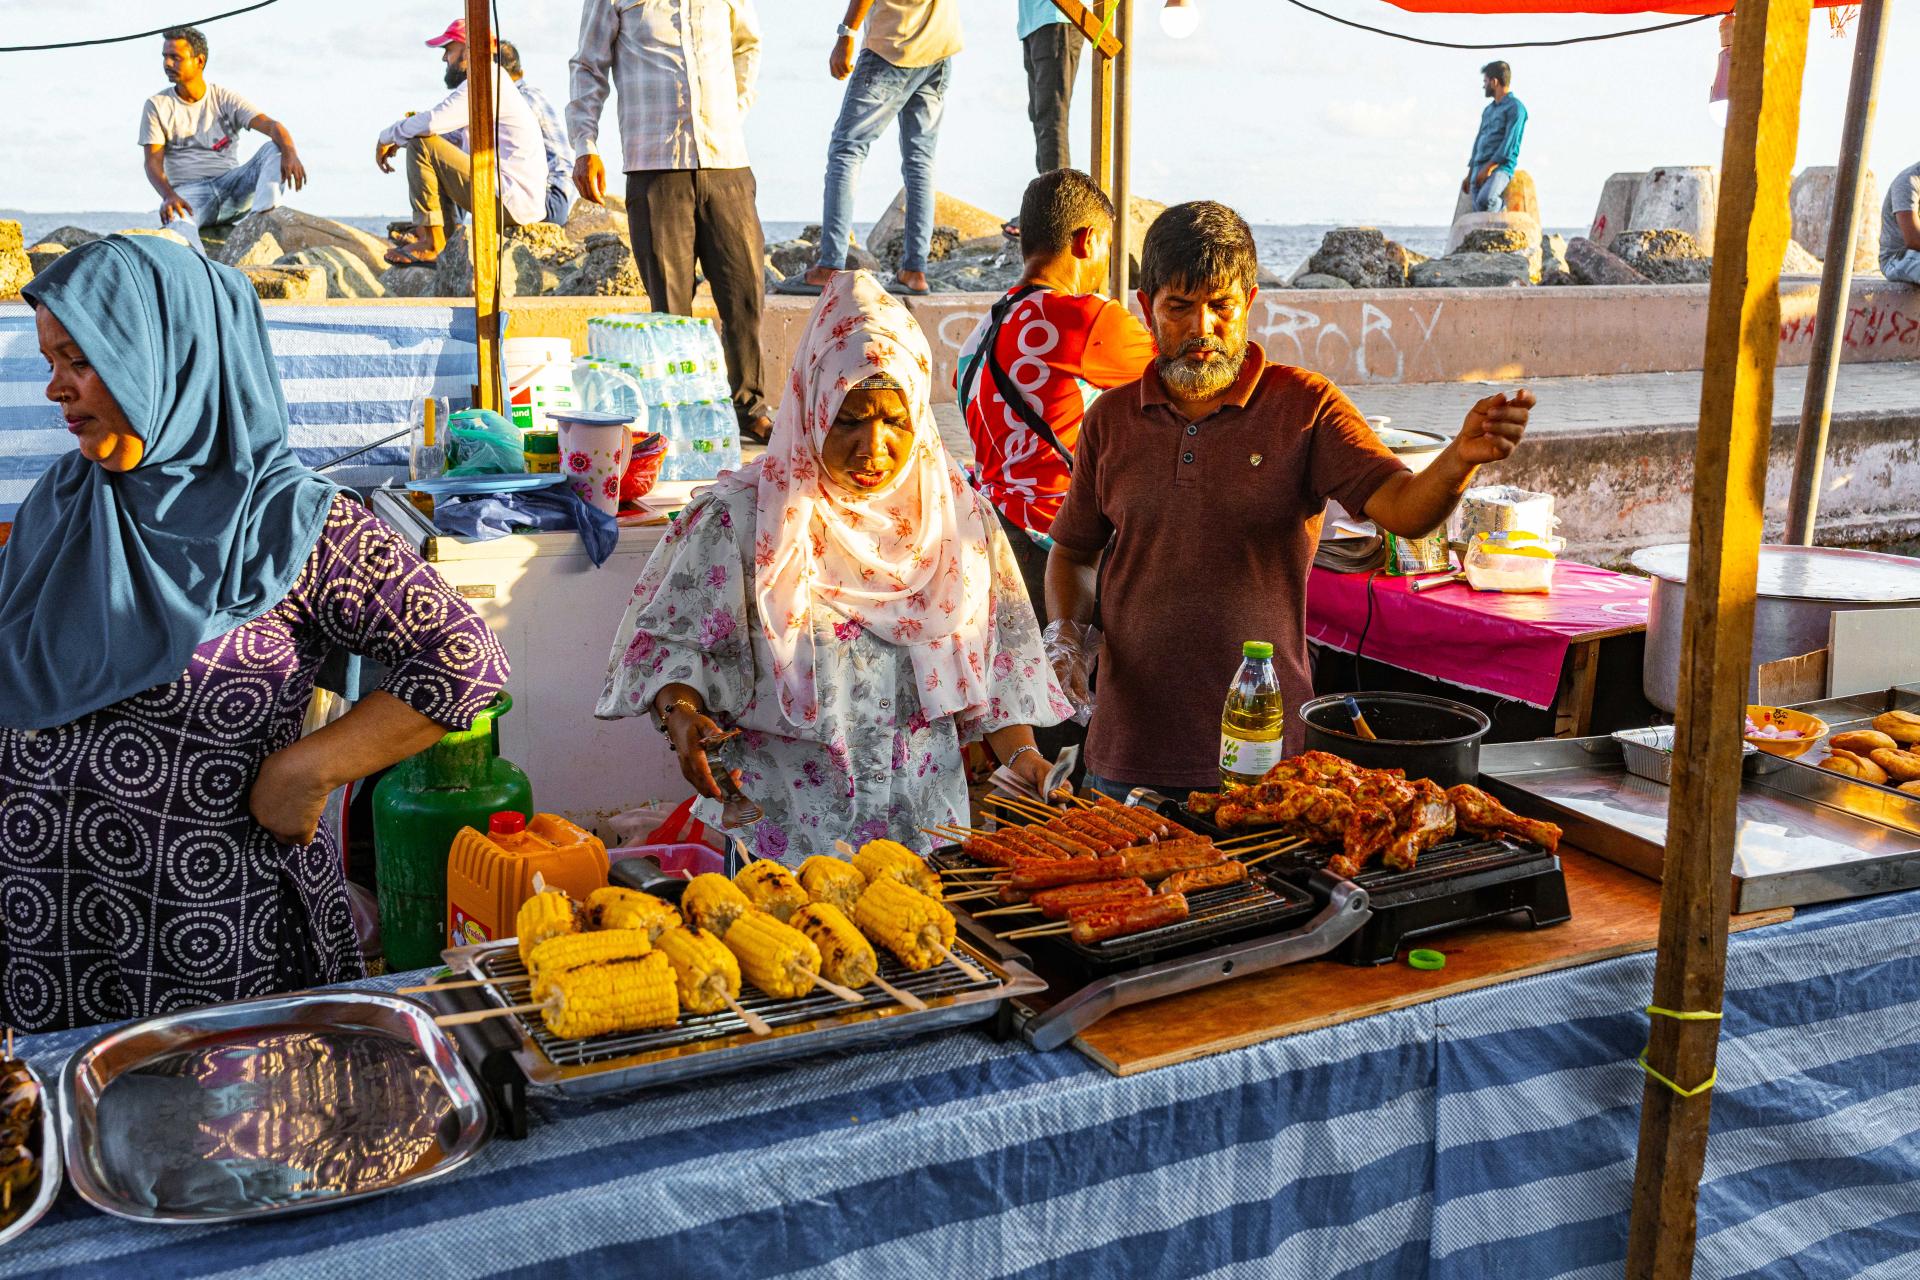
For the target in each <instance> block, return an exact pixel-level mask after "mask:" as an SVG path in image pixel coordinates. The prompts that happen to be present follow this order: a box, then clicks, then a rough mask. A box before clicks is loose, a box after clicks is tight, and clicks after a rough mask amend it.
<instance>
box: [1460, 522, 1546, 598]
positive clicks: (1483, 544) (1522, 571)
mask: <svg viewBox="0 0 1920 1280" xmlns="http://www.w3.org/2000/svg"><path fill="white" fill-rule="evenodd" d="M1565 545H1566V544H1565V543H1564V542H1562V541H1561V540H1560V539H1558V538H1553V539H1550V540H1548V541H1545V542H1542V541H1541V540H1540V539H1538V538H1536V537H1534V536H1533V535H1532V534H1530V533H1522V532H1520V531H1519V530H1512V531H1503V532H1500V533H1482V534H1479V535H1476V536H1475V538H1474V540H1473V541H1472V543H1470V544H1469V545H1468V547H1467V554H1466V556H1465V558H1464V559H1463V560H1462V561H1461V566H1460V567H1461V568H1462V569H1463V570H1464V571H1465V572H1466V575H1467V584H1468V585H1469V586H1471V587H1472V588H1473V589H1474V590H1475V591H1509V592H1519V593H1527V592H1532V593H1535V594H1539V595H1546V594H1549V593H1551V592H1552V590H1553V564H1554V556H1555V554H1556V553H1557V552H1559V550H1560V549H1561V548H1562V547H1564V546H1565Z"/></svg>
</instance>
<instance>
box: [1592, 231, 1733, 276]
mask: <svg viewBox="0 0 1920 1280" xmlns="http://www.w3.org/2000/svg"><path fill="white" fill-rule="evenodd" d="M1613 251H1614V253H1616V254H1618V255H1619V256H1620V258H1622V259H1623V260H1624V261H1625V262H1626V263H1627V265H1628V266H1630V267H1632V268H1633V269H1634V270H1635V271H1638V272H1639V273H1640V274H1641V275H1643V276H1645V277H1647V279H1649V280H1651V281H1653V282H1654V283H1655V284H1705V283H1707V281H1708V280H1710V279H1711V278H1712V277H1713V259H1711V258H1709V257H1707V256H1706V254H1704V253H1702V252H1701V251H1700V246H1699V244H1697V243H1696V242H1695V241H1694V238H1693V237H1692V236H1690V235H1688V234H1687V233H1686V232H1684V231H1676V230H1673V229H1671V228H1668V229H1664V230H1660V231H1623V232H1621V233H1620V234H1619V235H1617V236H1615V237H1614V238H1613Z"/></svg>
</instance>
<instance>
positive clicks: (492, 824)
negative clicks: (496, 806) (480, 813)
mask: <svg viewBox="0 0 1920 1280" xmlns="http://www.w3.org/2000/svg"><path fill="white" fill-rule="evenodd" d="M526 829H527V815H526V814H524V813H521V812H519V811H518V810H515V809H502V810H501V811H500V812H499V813H496V814H494V815H493V816H492V817H491V818H488V819H487V834H488V835H495V836H516V835H519V834H520V833H521V832H522V831H525V830H526Z"/></svg>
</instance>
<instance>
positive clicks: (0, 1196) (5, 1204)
mask: <svg viewBox="0 0 1920 1280" xmlns="http://www.w3.org/2000/svg"><path fill="white" fill-rule="evenodd" d="M7 1060H8V1061H9V1062H11V1061H12V1060H13V1050H11V1049H9V1050H7ZM0 1210H5V1211H6V1212H8V1213H11V1212H13V1184H12V1183H11V1182H8V1183H4V1184H0Z"/></svg>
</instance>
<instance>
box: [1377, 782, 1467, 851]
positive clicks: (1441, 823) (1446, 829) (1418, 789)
mask: <svg viewBox="0 0 1920 1280" xmlns="http://www.w3.org/2000/svg"><path fill="white" fill-rule="evenodd" d="M1413 789H1414V792H1415V796H1414V801H1413V803H1412V804H1410V805H1408V806H1407V807H1406V808H1405V809H1402V810H1401V811H1400V815H1399V821H1398V822H1397V823H1396V824H1395V827H1394V833H1393V839H1392V841H1391V842H1389V843H1388V845H1387V850H1386V853H1385V855H1384V858H1385V861H1386V864H1387V865H1388V866H1390V867H1392V868H1394V869H1395V870H1397V871H1411V870H1413V864H1414V863H1415V862H1416V861H1418V859H1419V857H1420V855H1421V854H1423V853H1425V852H1426V851H1427V850H1429V849H1431V848H1433V846H1435V845H1437V844H1439V843H1440V842H1441V841H1442V840H1445V839H1446V838H1447V837H1448V836H1450V835H1452V834H1453V831H1454V822H1455V818H1454V811H1453V802H1452V801H1451V800H1448V799H1447V793H1446V792H1444V791H1442V790H1441V789H1440V788H1439V786H1438V785H1436V784H1435V783H1434V782H1432V781H1430V780H1429V779H1426V778H1422V779H1420V780H1419V781H1418V782H1415V783H1414V784H1413Z"/></svg>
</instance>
